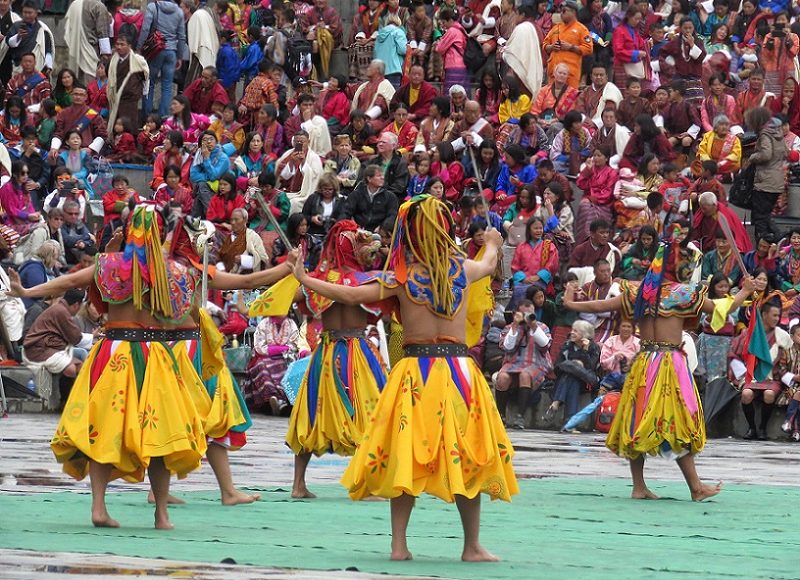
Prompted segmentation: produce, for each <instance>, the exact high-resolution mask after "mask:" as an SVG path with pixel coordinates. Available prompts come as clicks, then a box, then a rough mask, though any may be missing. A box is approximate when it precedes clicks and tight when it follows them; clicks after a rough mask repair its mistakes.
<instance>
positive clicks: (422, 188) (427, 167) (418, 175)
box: [406, 153, 444, 199]
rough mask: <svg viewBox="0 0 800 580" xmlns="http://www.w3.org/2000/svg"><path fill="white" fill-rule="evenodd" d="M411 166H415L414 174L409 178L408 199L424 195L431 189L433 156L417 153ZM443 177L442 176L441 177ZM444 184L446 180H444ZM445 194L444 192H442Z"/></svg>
mask: <svg viewBox="0 0 800 580" xmlns="http://www.w3.org/2000/svg"><path fill="white" fill-rule="evenodd" d="M411 167H413V168H414V171H413V175H411V178H410V179H409V180H408V187H407V188H406V199H409V198H412V197H415V196H417V195H422V194H423V193H425V192H426V191H428V190H429V189H430V184H431V180H432V179H433V177H434V176H433V175H431V158H430V157H429V156H428V154H427V153H417V154H416V155H415V156H414V157H413V158H412V161H411ZM439 179H441V178H439ZM442 184H444V181H442ZM442 195H444V192H443V193H442Z"/></svg>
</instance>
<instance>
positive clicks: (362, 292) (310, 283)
mask: <svg viewBox="0 0 800 580" xmlns="http://www.w3.org/2000/svg"><path fill="white" fill-rule="evenodd" d="M294 275H295V277H296V278H297V279H298V280H299V281H300V283H301V284H302V285H303V286H305V287H306V288H308V289H309V290H312V291H314V292H316V293H317V294H322V295H323V296H325V297H326V298H330V299H331V300H333V301H334V302H338V303H340V304H347V305H348V306H358V305H360V304H371V303H374V302H379V301H380V300H383V299H384V298H388V297H390V296H394V295H396V294H397V291H398V289H397V288H384V287H382V286H381V285H380V284H379V283H378V282H372V283H370V284H364V285H363V286H343V285H340V284H331V283H330V282H323V281H322V280H318V279H316V278H312V277H311V276H309V275H308V273H306V269H305V267H304V266H303V261H302V260H298V261H297V263H296V264H295V268H294Z"/></svg>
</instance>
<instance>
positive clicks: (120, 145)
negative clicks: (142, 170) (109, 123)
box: [108, 117, 150, 163]
mask: <svg viewBox="0 0 800 580" xmlns="http://www.w3.org/2000/svg"><path fill="white" fill-rule="evenodd" d="M111 139H112V141H111V154H110V155H108V160H109V161H111V162H112V163H113V162H116V163H120V162H121V163H138V162H139V161H140V160H141V156H140V155H139V151H138V150H137V149H136V138H135V137H134V136H133V126H132V125H131V121H130V119H128V118H127V117H119V118H118V119H116V120H115V121H114V132H113V134H112V136H111ZM147 161H150V160H149V159H148V160H147Z"/></svg>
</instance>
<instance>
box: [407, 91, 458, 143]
mask: <svg viewBox="0 0 800 580" xmlns="http://www.w3.org/2000/svg"><path fill="white" fill-rule="evenodd" d="M453 127H455V122H454V121H453V120H452V119H451V118H450V99H448V98H447V97H444V96H441V97H435V98H434V99H433V102H432V103H431V106H430V109H429V110H428V116H427V117H425V118H424V119H423V120H422V122H421V123H420V124H419V133H417V143H416V146H415V148H414V152H415V153H418V152H427V153H428V154H431V153H432V151H433V148H434V146H435V145H436V144H437V143H441V142H443V141H450V140H451V139H453V136H452V132H453Z"/></svg>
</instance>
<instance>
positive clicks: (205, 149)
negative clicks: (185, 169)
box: [189, 131, 236, 217]
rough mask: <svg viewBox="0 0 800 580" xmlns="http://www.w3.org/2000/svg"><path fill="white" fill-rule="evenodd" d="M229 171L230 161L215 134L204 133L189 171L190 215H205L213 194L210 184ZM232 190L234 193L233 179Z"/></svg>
mask: <svg viewBox="0 0 800 580" xmlns="http://www.w3.org/2000/svg"><path fill="white" fill-rule="evenodd" d="M229 170H230V159H229V158H228V156H227V155H226V154H225V152H224V151H223V150H222V147H220V145H219V143H218V142H217V135H216V133H214V132H213V131H204V132H203V137H202V140H201V142H200V147H199V148H198V149H197V152H196V153H195V154H194V161H192V168H191V169H190V170H189V179H191V181H192V186H193V190H194V206H193V207H192V215H194V216H200V217H202V216H204V215H206V213H207V212H208V210H209V204H210V203H211V197H212V195H213V194H214V190H213V189H212V185H211V184H212V183H213V182H216V181H219V180H220V179H222V176H223V175H225V174H226V173H228V171H229ZM233 188H234V191H235V189H236V180H235V178H234V182H233Z"/></svg>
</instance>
